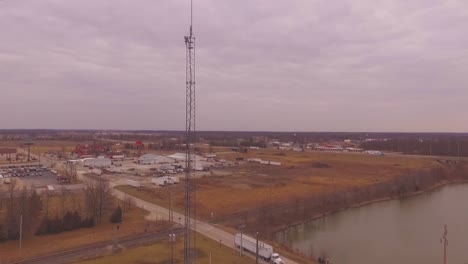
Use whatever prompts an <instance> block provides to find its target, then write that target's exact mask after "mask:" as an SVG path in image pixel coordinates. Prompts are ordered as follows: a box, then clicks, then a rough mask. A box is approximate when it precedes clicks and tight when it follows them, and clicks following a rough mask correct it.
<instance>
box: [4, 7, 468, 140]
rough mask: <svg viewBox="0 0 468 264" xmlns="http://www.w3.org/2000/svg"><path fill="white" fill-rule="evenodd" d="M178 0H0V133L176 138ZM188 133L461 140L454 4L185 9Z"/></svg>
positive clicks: (180, 80)
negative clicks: (193, 122) (190, 107)
mask: <svg viewBox="0 0 468 264" xmlns="http://www.w3.org/2000/svg"><path fill="white" fill-rule="evenodd" d="M189 12H190V10H189V1H188V0H183V1H182V0H2V1H0V34H1V37H0V38H1V39H0V40H1V41H0V89H1V93H0V120H1V125H0V128H82V129H184V126H185V123H184V122H185V121H184V120H185V119H184V115H185V44H184V41H183V36H184V35H185V34H186V33H187V31H188V26H189ZM194 12H195V22H194V23H195V24H194V26H195V34H196V37H197V115H198V117H197V126H198V129H199V130H281V131H447V132H451V131H459V132H467V131H468V1H466V0H459V1H457V0H398V1H397V0H359V1H356V0H333V1H330V0H323V1H317V0H284V1H282V0H278V1H271V0H252V1H242V0H222V1H220V0H195V8H194Z"/></svg>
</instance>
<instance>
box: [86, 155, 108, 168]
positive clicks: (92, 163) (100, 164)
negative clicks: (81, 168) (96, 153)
mask: <svg viewBox="0 0 468 264" xmlns="http://www.w3.org/2000/svg"><path fill="white" fill-rule="evenodd" d="M83 165H85V166H89V167H96V168H106V167H109V166H110V165H112V160H110V159H108V158H103V157H98V158H84V159H83Z"/></svg>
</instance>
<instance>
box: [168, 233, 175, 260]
mask: <svg viewBox="0 0 468 264" xmlns="http://www.w3.org/2000/svg"><path fill="white" fill-rule="evenodd" d="M175 241H176V236H175V234H169V244H171V264H174V243H175Z"/></svg>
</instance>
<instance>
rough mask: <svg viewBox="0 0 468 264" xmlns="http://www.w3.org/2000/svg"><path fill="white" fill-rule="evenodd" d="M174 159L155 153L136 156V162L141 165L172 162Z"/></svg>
mask: <svg viewBox="0 0 468 264" xmlns="http://www.w3.org/2000/svg"><path fill="white" fill-rule="evenodd" d="M174 161H175V160H174V159H172V158H169V157H165V156H159V155H155V154H145V155H142V156H140V157H139V158H138V163H139V164H142V165H153V164H168V163H173V162H174Z"/></svg>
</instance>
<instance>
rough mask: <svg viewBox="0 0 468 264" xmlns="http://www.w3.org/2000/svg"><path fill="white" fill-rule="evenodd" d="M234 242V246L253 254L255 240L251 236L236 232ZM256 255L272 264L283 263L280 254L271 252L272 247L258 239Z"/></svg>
mask: <svg viewBox="0 0 468 264" xmlns="http://www.w3.org/2000/svg"><path fill="white" fill-rule="evenodd" d="M234 243H235V245H236V247H238V248H242V250H246V251H249V252H250V253H253V254H256V252H257V240H256V239H255V238H253V237H249V236H247V235H244V234H236V236H235V237H234ZM258 256H259V257H261V258H263V259H264V260H265V261H268V262H269V263H272V264H284V262H283V260H282V259H281V257H280V255H279V254H278V253H274V252H273V247H272V246H271V245H269V244H267V243H264V242H262V241H258Z"/></svg>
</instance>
